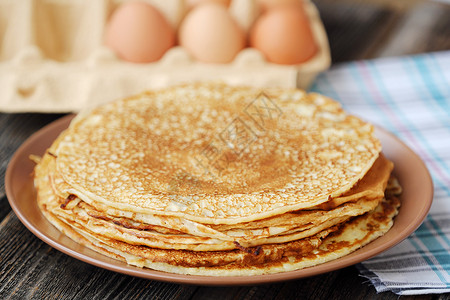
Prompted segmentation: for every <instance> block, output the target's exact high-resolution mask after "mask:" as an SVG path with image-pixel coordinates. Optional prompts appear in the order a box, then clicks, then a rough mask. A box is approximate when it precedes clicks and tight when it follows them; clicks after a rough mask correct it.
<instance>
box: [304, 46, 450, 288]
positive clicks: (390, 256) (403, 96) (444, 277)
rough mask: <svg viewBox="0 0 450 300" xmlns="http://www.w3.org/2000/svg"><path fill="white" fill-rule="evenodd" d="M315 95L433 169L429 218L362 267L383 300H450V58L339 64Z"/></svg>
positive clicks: (446, 55)
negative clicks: (390, 297)
mask: <svg viewBox="0 0 450 300" xmlns="http://www.w3.org/2000/svg"><path fill="white" fill-rule="evenodd" d="M311 90H313V91H316V92H320V93H322V94H325V95H327V96H329V97H331V98H334V99H336V100H338V101H340V102H341V103H342V104H343V106H344V108H345V109H346V110H347V111H349V112H351V113H353V114H355V115H358V116H360V117H362V118H364V119H365V120H368V121H371V122H372V123H374V124H377V125H379V126H381V127H383V128H385V129H387V130H389V131H391V132H393V133H394V134H396V135H397V136H398V137H399V138H400V139H401V140H402V141H404V142H405V143H406V144H407V145H408V146H409V147H410V148H411V149H413V150H414V151H415V152H416V153H417V154H418V155H419V156H420V157H421V158H422V160H423V161H424V162H425V164H426V165H427V167H428V170H429V171H430V173H431V176H432V178H433V183H434V199H433V204H432V207H431V210H430V213H429V215H428V216H427V218H426V219H425V221H424V223H423V224H422V225H421V226H420V227H419V228H418V230H417V231H416V232H415V233H414V234H412V235H411V236H410V237H409V238H407V239H406V240H405V241H403V242H402V243H400V244H399V245H397V246H396V247H394V248H392V249H390V250H388V251H386V252H384V253H382V254H380V255H378V256H376V257H374V258H372V259H370V260H367V261H365V262H363V263H361V264H359V265H358V269H359V270H360V273H361V275H362V276H363V277H366V278H368V279H369V280H370V281H371V282H372V284H373V285H374V286H375V288H376V290H377V291H378V292H384V291H392V292H394V293H396V294H399V295H417V294H431V293H446V292H450V51H444V52H436V53H429V54H423V55H417V56H408V57H396V58H382V59H376V60H368V61H357V62H351V63H345V64H339V65H336V66H334V67H332V68H331V69H330V70H329V71H327V72H325V73H323V74H321V75H320V76H319V77H318V78H317V80H316V81H315V82H314V85H313V86H312V88H311Z"/></svg>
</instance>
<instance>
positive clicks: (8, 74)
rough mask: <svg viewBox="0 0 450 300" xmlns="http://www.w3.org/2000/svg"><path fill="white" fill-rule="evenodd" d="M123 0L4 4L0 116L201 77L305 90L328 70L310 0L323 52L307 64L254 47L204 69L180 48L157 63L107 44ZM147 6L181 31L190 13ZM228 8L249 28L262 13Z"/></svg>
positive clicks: (312, 15) (180, 2) (171, 5)
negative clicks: (129, 57) (132, 59)
mask: <svg viewBox="0 0 450 300" xmlns="http://www.w3.org/2000/svg"><path fill="white" fill-rule="evenodd" d="M299 1H301V0H299ZM121 2H123V1H117V0H116V1H114V0H98V1H91V0H21V1H13V0H0V111H2V112H49V113H50V112H52V113H54V112H76V111H79V110H81V109H84V108H87V107H91V106H95V105H99V104H102V103H106V102H109V101H112V100H115V99H120V98H123V97H127V96H130V95H133V94H137V93H140V92H142V91H144V90H148V89H151V88H159V87H165V86H168V85H173V84H177V83H181V82H188V81H199V80H207V81H222V82H226V83H228V84H234V85H253V86H258V87H272V86H277V87H286V88H289V87H300V88H306V87H308V85H309V84H310V83H311V82H312V81H313V80H314V78H315V77H316V76H317V74H318V73H319V72H321V71H323V70H325V69H327V68H328V67H329V65H330V53H329V46H328V40H327V36H326V33H325V30H324V28H323V25H322V22H321V20H320V17H319V14H318V11H317V9H316V8H315V6H314V5H313V4H312V3H311V2H310V1H309V0H306V1H304V2H305V6H306V12H307V14H308V17H309V19H310V21H311V28H312V30H313V33H314V36H315V38H316V43H317V45H318V48H319V51H318V52H317V54H316V55H315V56H314V57H313V58H311V59H310V60H308V61H307V62H305V63H302V64H299V65H277V64H273V63H269V62H267V61H266V60H265V58H264V56H263V55H262V54H261V53H260V52H259V51H257V50H256V49H252V48H246V49H244V50H242V51H241V52H240V53H239V54H238V55H237V56H236V57H235V59H234V60H233V61H232V62H231V63H228V64H206V63H201V62H198V61H196V60H195V59H193V58H192V57H190V56H189V53H188V52H187V51H186V50H185V49H183V48H182V47H180V46H175V47H173V48H171V49H169V50H168V51H167V52H166V53H165V55H164V56H163V57H162V58H161V59H160V60H159V61H157V62H154V63H148V64H135V63H129V62H125V61H123V60H121V59H120V58H118V57H117V56H116V55H115V54H114V52H113V51H112V50H110V49H108V48H107V47H105V46H104V45H103V36H104V29H105V25H106V23H107V21H108V17H109V16H110V14H111V13H112V11H113V10H114V9H115V8H116V7H117V6H118V5H119V4H120V3H121ZM148 2H150V3H151V4H152V5H154V6H155V7H156V8H158V9H159V10H160V12H161V13H162V14H163V15H164V16H165V17H166V18H167V20H168V21H169V22H170V23H171V24H172V25H173V26H174V27H175V28H176V29H177V28H178V26H179V24H180V22H181V21H182V19H183V17H184V15H185V14H186V12H187V8H186V5H185V3H184V0H166V1H160V0H148ZM229 9H230V13H231V14H232V15H233V17H234V18H235V19H236V21H237V22H238V23H239V24H240V25H241V26H242V27H243V28H244V29H246V30H248V29H249V27H250V26H251V24H252V22H253V21H254V20H255V18H256V17H257V16H258V14H259V10H258V8H257V7H256V0H232V2H231V4H230V8H229Z"/></svg>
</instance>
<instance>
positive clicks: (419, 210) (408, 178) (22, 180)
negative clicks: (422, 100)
mask: <svg viewBox="0 0 450 300" xmlns="http://www.w3.org/2000/svg"><path fill="white" fill-rule="evenodd" d="M72 118H73V116H67V117H64V118H62V119H59V120H57V121H55V122H53V123H51V124H49V125H48V126H46V127H44V128H43V129H41V130H40V131H38V132H36V133H35V134H34V135H32V136H31V137H30V138H29V139H28V140H27V141H26V142H25V143H24V144H23V145H22V146H21V147H20V148H19V149H18V150H17V152H16V153H15V155H14V156H13V158H12V160H11V162H10V164H9V166H8V169H7V172H6V180H5V186H6V193H7V196H8V200H9V202H10V204H11V207H12V208H13V210H14V212H15V213H16V215H17V216H18V217H19V219H20V220H21V221H22V223H23V224H24V225H25V226H26V227H27V228H28V229H29V230H30V231H31V232H33V234H35V235H36V236H37V237H38V238H40V239H41V240H43V241H44V242H46V243H47V244H49V245H50V246H52V247H54V248H56V249H58V250H60V251H62V252H64V253H66V254H68V255H70V256H72V257H75V258H77V259H79V260H82V261H84V262H87V263H90V264H92V265H95V266H98V267H101V268H105V269H108V270H112V271H116V272H120V273H124V274H128V275H133V276H138V277H143V278H148V279H155V280H162V281H169V282H176V283H189V284H202V285H248V284H260V283H268V282H277V281H284V280H291V279H298V278H303V277H308V276H313V275H318V274H321V273H325V272H329V271H333V270H337V269H340V268H343V267H347V266H350V265H353V264H356V263H359V262H361V261H364V260H366V259H368V258H370V257H372V256H375V255H377V254H379V253H380V252H382V251H385V250H387V249H389V248H391V247H393V246H395V245H396V244H398V243H399V242H401V241H402V240H404V239H405V238H406V237H408V236H409V235H410V234H411V233H412V232H413V231H414V230H415V229H416V228H417V227H418V226H419V225H420V224H421V223H422V221H423V219H424V218H425V216H426V215H427V213H428V210H429V208H430V205H431V202H432V198H433V184H432V181H431V177H430V175H429V173H428V170H427V168H426V167H425V165H424V163H423V162H422V161H421V159H420V158H419V157H418V156H417V155H416V154H415V153H414V152H413V151H412V150H411V149H409V148H408V147H407V146H406V145H405V144H403V143H402V142H401V141H400V140H398V139H397V138H396V137H395V136H394V135H392V134H391V133H388V132H386V131H385V130H383V129H380V128H377V130H376V134H377V136H378V137H379V138H380V140H381V142H382V144H383V149H384V150H383V151H384V153H385V155H386V156H387V157H388V158H390V159H391V160H392V161H394V163H395V169H394V173H395V174H396V175H397V177H398V179H399V181H400V183H401V185H402V186H403V189H404V192H403V195H402V197H401V200H402V206H401V208H400V212H399V214H398V216H397V217H396V218H395V223H394V226H393V227H392V229H391V230H390V231H389V232H388V233H387V234H385V235H384V236H382V237H380V238H379V239H377V240H375V241H373V242H372V243H370V244H368V245H366V246H364V247H363V248H361V249H359V250H357V251H356V252H353V253H352V254H350V255H347V256H345V257H342V258H339V259H336V260H334V261H331V262H328V263H325V264H322V265H318V266H315V267H310V268H306V269H302V270H298V271H291V272H285V273H279V274H270V275H260V276H249V277H213V276H192V275H178V274H170V273H165V272H160V271H153V270H149V269H141V268H137V267H133V266H129V265H127V264H125V263H123V262H121V261H117V260H114V259H111V258H108V257H106V256H103V255H101V254H98V253H96V252H94V251H93V250H90V249H88V248H86V247H84V246H82V245H80V244H78V243H76V242H74V241H72V240H71V239H70V238H68V237H66V236H65V235H64V234H62V233H61V232H59V231H58V230H57V229H56V228H55V227H53V225H51V224H50V223H49V222H48V221H47V220H46V219H45V217H44V216H43V215H42V214H41V212H40V210H39V208H38V206H37V203H36V195H35V191H34V188H33V179H32V175H31V174H32V171H33V167H34V164H33V163H32V162H31V161H30V160H29V158H28V157H29V155H30V154H37V155H41V154H43V153H44V151H45V150H46V149H47V147H49V146H50V144H51V143H52V142H53V140H54V139H55V138H56V137H57V136H58V134H59V133H60V132H61V131H62V130H64V129H65V128H67V126H68V124H69V122H70V120H71V119H72Z"/></svg>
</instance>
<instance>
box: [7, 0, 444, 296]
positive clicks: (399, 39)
mask: <svg viewBox="0 0 450 300" xmlns="http://www.w3.org/2000/svg"><path fill="white" fill-rule="evenodd" d="M314 2H315V4H316V5H317V6H318V8H319V11H320V13H321V15H322V19H323V22H324V25H325V27H326V30H327V33H328V36H329V41H330V47H331V53H332V60H333V63H335V64H336V63H341V62H345V61H350V60H356V59H370V58H375V57H385V56H397V55H407V54H416V53H423V52H430V51H440V50H449V49H450V5H449V4H444V3H442V2H432V1H418V0H411V1H410V0H397V1H387V0H378V1H376V0H369V1H356V0H355V1H352V0H346V1H344V0H341V1H336V0H316V1H314ZM59 117H61V115H54V114H5V113H0V299H215V300H218V299H427V300H430V299H450V295H449V294H443V295H424V296H403V297H399V296H397V295H395V294H393V293H390V292H386V293H381V294H376V292H375V289H374V288H373V286H371V285H370V284H369V283H368V282H367V281H366V280H365V279H364V278H362V277H360V276H359V274H358V271H357V270H356V268H355V267H348V268H344V269H341V270H338V271H334V272H330V273H327V274H323V275H319V276H315V277H311V278H306V279H301V280H295V281H290V282H283V283H276V284H266V285H257V286H241V287H204V286H195V285H179V284H172V283H166V282H158V281H151V280H145V279H141V278H135V277H130V276H126V275H122V274H118V273H114V272H111V271H107V270H104V269H100V268H98V267H95V266H92V265H89V264H87V263H84V262H81V261H78V260H76V259H74V258H72V257H70V256H67V255H65V254H63V253H61V252H59V251H57V250H55V249H53V248H52V247H50V246H48V245H47V244H45V243H43V242H42V241H40V240H39V239H38V238H37V237H35V236H34V235H33V234H32V233H31V232H29V231H28V230H27V229H26V228H25V227H24V226H23V225H22V224H21V223H20V221H19V220H18V218H17V217H16V216H15V214H14V213H13V212H12V211H11V208H10V206H9V204H8V201H7V199H6V196H5V188H4V175H5V170H6V167H7V164H8V162H9V160H10V158H11V156H12V155H13V153H14V152H15V151H16V150H17V148H18V147H19V146H20V145H21V144H22V143H23V142H24V141H25V139H26V138H27V137H29V136H30V135H31V134H32V133H33V132H35V131H37V130H38V129H40V128H42V127H43V126H44V125H45V124H48V123H50V122H52V121H54V120H56V119H57V118H59Z"/></svg>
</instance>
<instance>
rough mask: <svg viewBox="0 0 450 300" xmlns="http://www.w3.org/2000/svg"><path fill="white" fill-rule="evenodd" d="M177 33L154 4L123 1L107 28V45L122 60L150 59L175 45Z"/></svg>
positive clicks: (149, 60)
mask: <svg viewBox="0 0 450 300" xmlns="http://www.w3.org/2000/svg"><path fill="white" fill-rule="evenodd" d="M175 39H176V33H175V30H174V29H173V28H172V27H171V25H170V24H169V23H168V22H167V20H166V19H165V18H164V16H163V15H162V14H161V13H160V12H159V11H158V10H157V9H156V8H154V7H153V6H152V5H150V4H148V3H145V2H141V1H131V2H127V3H124V4H122V5H120V6H119V7H118V8H117V9H116V10H115V11H114V12H113V14H112V16H111V18H110V20H109V21H108V24H107V26H106V29H105V45H106V46H108V47H110V48H111V49H113V50H114V51H115V52H116V54H117V55H118V56H119V57H120V58H121V59H123V60H125V61H129V62H134V63H149V62H155V61H157V60H159V59H160V58H161V57H162V56H163V55H164V53H165V52H166V51H167V50H168V49H170V48H171V47H173V46H174V45H175Z"/></svg>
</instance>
